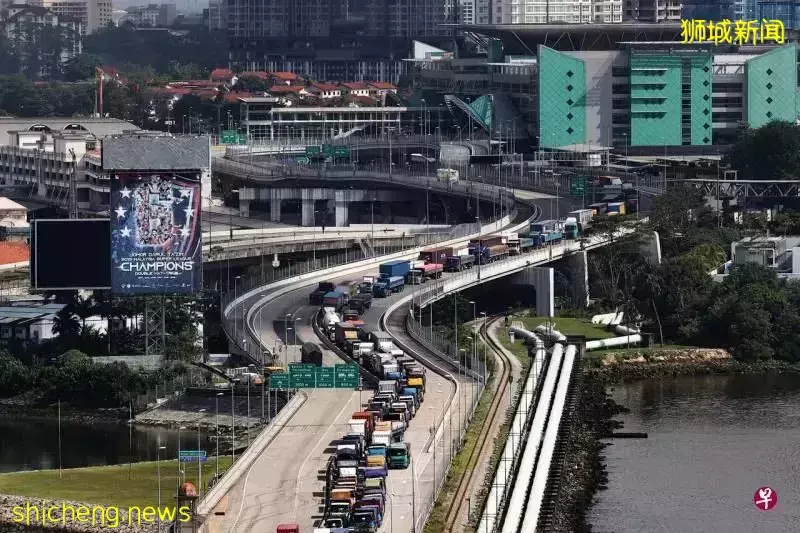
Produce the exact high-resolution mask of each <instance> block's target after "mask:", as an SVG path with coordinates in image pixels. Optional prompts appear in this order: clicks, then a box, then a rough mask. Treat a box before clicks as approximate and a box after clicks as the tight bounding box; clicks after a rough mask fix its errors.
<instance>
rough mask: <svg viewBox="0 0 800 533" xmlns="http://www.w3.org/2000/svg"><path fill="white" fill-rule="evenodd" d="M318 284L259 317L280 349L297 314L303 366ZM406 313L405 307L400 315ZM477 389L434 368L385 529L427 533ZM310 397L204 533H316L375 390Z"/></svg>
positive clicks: (545, 208) (539, 199) (369, 318)
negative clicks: (335, 454) (351, 436)
mask: <svg viewBox="0 0 800 533" xmlns="http://www.w3.org/2000/svg"><path fill="white" fill-rule="evenodd" d="M519 196H520V197H522V198H525V199H530V200H534V201H536V204H537V205H538V206H539V208H540V209H541V217H543V218H550V217H551V209H550V207H551V206H552V205H553V202H552V200H551V197H550V196H548V195H543V194H538V193H531V192H529V191H519ZM568 204H569V205H568ZM560 207H561V208H562V209H565V208H567V207H569V209H575V208H577V206H574V205H572V202H571V201H570V200H566V199H562V200H561V206H560ZM562 212H565V211H562ZM376 270H377V269H376V267H369V268H366V269H363V270H361V271H359V272H355V273H351V274H349V275H347V276H342V277H338V278H334V279H333V280H332V281H334V282H337V283H338V282H346V281H350V280H360V279H362V278H363V276H366V275H375V272H376ZM316 284H317V282H312V283H309V284H307V285H305V286H303V287H301V288H298V289H295V290H292V291H290V292H288V293H286V294H284V295H282V296H280V297H278V298H277V299H275V300H273V301H271V302H269V303H268V304H267V305H265V306H263V307H262V308H261V309H260V311H259V312H258V313H256V314H255V315H254V316H253V321H252V325H253V329H254V330H255V331H257V332H258V335H259V337H260V340H261V342H262V344H263V345H264V346H267V347H275V346H279V345H281V344H282V343H283V327H284V326H283V325H284V317H285V316H286V315H287V314H289V315H291V320H292V321H293V322H294V324H295V325H294V326H293V327H294V328H296V329H295V333H296V335H297V337H296V340H295V336H294V334H293V333H290V334H289V335H288V341H289V343H290V346H288V347H287V349H286V350H281V351H280V353H281V356H282V358H284V361H288V362H292V361H297V360H299V351H298V350H299V348H298V346H296V345H295V346H292V344H294V343H297V344H298V345H299V344H302V342H304V341H309V340H310V341H316V340H317V339H316V336H315V335H314V332H313V330H312V328H311V320H313V317H314V314H315V313H316V311H317V306H310V305H308V295H309V293H310V292H311V291H312V290H314V288H316ZM418 287H424V285H421V286H419V285H418V286H408V287H407V290H406V291H404V292H403V293H401V294H400V295H394V296H392V297H390V298H383V299H379V298H376V299H374V300H373V305H372V308H371V309H370V310H368V311H367V312H366V313H365V314H364V316H363V317H362V318H363V320H364V321H365V322H366V323H367V324H369V325H372V326H374V325H377V324H378V322H379V319H380V316H381V315H382V314H383V313H384V311H385V310H386V309H387V308H388V307H389V306H390V305H391V304H392V303H394V302H395V301H397V300H398V299H400V298H401V297H403V296H408V295H409V293H410V291H413V290H415V289H416V288H418ZM268 293H269V290H265V291H261V292H259V293H258V294H256V295H254V296H252V297H250V298H248V300H247V301H246V302H245V303H244V305H243V307H244V308H245V309H248V310H249V309H250V308H251V307H253V306H254V305H255V304H256V303H257V301H258V300H260V299H261V298H263V297H264V296H265V295H266V294H268ZM401 312H402V309H401V310H398V313H401ZM240 316H241V315H240ZM238 327H239V328H241V327H242V318H239V319H238ZM240 330H241V329H240ZM393 333H394V331H393ZM403 341H404V342H407V341H408V339H405V338H404V339H403ZM412 349H414V347H412ZM276 353H278V352H276ZM411 355H413V354H411ZM428 357H430V356H428ZM337 362H341V360H340V359H339V358H338V357H337V356H336V355H335V354H333V353H332V352H330V351H328V350H325V351H324V364H326V365H330V364H335V363H337ZM451 380H452V381H451ZM454 381H455V382H457V383H459V391H460V398H461V401H459V397H458V396H456V397H455V398H454V400H453V405H454V406H456V407H455V408H454V410H455V413H454V414H453V418H452V420H445V421H444V422H443V425H444V427H443V428H442V431H440V432H439V433H438V439H437V442H436V445H435V446H430V447H429V446H428V444H429V443H430V440H431V434H432V429H433V428H434V427H435V424H436V423H437V421H438V420H439V419H441V417H442V413H443V411H444V410H445V409H446V407H447V404H448V400H449V399H450V398H451V397H452V396H453V395H454V393H455V383H454ZM470 383H471V382H470V380H469V379H467V378H465V377H463V376H458V375H455V376H447V377H445V376H441V375H438V374H436V373H434V372H432V371H431V370H430V369H429V370H428V373H427V384H426V388H427V390H426V394H425V401H424V402H423V404H422V406H421V409H420V411H419V412H418V413H417V416H416V417H415V418H414V419H413V420H412V422H411V425H410V428H409V430H408V431H407V432H406V441H407V442H409V443H410V445H411V452H412V463H413V464H414V468H413V469H412V468H409V469H407V470H392V471H391V472H390V474H389V477H388V478H387V486H388V492H389V499H388V501H387V512H386V516H385V518H384V526H383V528H382V530H383V531H387V532H388V531H391V532H392V533H395V531H396V532H398V533H411V532H412V531H421V530H422V526H423V525H424V524H422V523H421V521H422V519H423V518H424V517H425V514H426V513H425V511H426V509H427V508H428V507H429V506H430V505H431V502H432V499H433V492H434V487H433V480H434V478H436V477H438V476H439V475H441V474H440V473H439V472H437V470H438V469H441V468H444V467H446V465H447V464H449V462H450V459H451V457H450V456H451V454H452V448H453V446H452V444H451V443H452V442H453V441H452V440H451V436H452V437H453V439H455V438H456V435H457V434H458V431H457V429H458V425H459V423H461V424H463V423H465V419H466V418H467V416H466V413H467V411H468V409H467V407H466V406H468V405H470V397H471V395H472V394H473V391H477V387H475V388H473V387H472V386H470ZM307 394H308V398H307V399H306V401H305V402H304V403H303V405H302V406H301V407H300V409H299V410H298V411H297V413H296V414H295V415H294V416H293V417H292V418H291V420H290V421H289V422H288V423H287V424H286V426H285V427H284V428H283V429H282V430H281V431H280V432H279V433H278V435H277V436H276V437H275V439H274V440H273V441H272V442H271V443H270V445H269V446H268V447H267V448H266V449H265V450H264V452H262V453H261V455H260V456H259V457H258V458H257V459H256V461H255V462H254V463H253V465H252V466H251V467H250V469H249V470H248V471H247V472H246V473H245V475H243V476H242V477H241V478H240V479H239V480H238V481H237V483H236V484H235V485H234V487H233V488H232V489H231V490H230V491H229V493H228V494H227V496H226V497H225V498H223V499H222V500H221V501H220V503H219V504H218V505H217V507H216V508H215V509H214V512H212V513H211V514H210V515H209V518H208V519H207V520H206V522H205V524H204V531H207V532H209V533H223V532H224V533H229V532H230V533H233V532H235V533H238V532H246V531H247V532H249V531H251V532H258V533H262V532H264V533H271V532H273V531H275V530H276V527H277V525H278V524H281V523H298V524H300V530H301V531H302V532H304V533H305V532H307V531H311V530H312V528H313V526H314V524H315V522H316V521H317V520H318V519H319V518H320V517H321V516H322V499H323V491H324V483H325V482H324V469H325V466H326V464H327V461H328V457H329V455H328V453H327V452H329V451H331V443H333V442H334V441H336V440H337V439H339V438H340V437H341V436H342V435H344V434H345V433H346V431H347V422H348V420H349V419H350V415H351V414H352V413H353V412H354V411H357V410H359V409H360V406H361V404H362V401H363V402H366V401H367V400H368V399H369V397H370V396H371V395H372V392H371V391H364V392H363V393H360V392H358V391H356V392H354V391H351V390H344V389H329V390H308V391H307ZM334 445H335V443H334ZM412 473H413V479H412ZM412 516H416V519H417V521H418V522H420V523H418V524H417V525H416V527H414V526H413V525H412V521H413V518H412Z"/></svg>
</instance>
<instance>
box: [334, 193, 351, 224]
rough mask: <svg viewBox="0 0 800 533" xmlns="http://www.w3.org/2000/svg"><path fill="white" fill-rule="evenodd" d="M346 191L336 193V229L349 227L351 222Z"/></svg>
mask: <svg viewBox="0 0 800 533" xmlns="http://www.w3.org/2000/svg"><path fill="white" fill-rule="evenodd" d="M345 192H346V191H336V200H335V205H334V211H335V213H336V227H337V228H341V227H343V226H347V225H348V223H349V221H350V207H349V204H348V202H347V198H345Z"/></svg>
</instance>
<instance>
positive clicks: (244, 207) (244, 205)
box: [239, 199, 250, 218]
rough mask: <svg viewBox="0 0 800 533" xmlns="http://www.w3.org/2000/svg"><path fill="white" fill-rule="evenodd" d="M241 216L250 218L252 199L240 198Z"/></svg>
mask: <svg viewBox="0 0 800 533" xmlns="http://www.w3.org/2000/svg"><path fill="white" fill-rule="evenodd" d="M239 216H240V217H244V218H250V200H242V199H240V200H239Z"/></svg>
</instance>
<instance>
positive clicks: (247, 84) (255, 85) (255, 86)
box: [234, 75, 270, 93]
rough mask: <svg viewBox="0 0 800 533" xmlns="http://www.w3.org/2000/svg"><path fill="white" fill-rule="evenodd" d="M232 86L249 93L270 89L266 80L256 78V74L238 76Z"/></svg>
mask: <svg viewBox="0 0 800 533" xmlns="http://www.w3.org/2000/svg"><path fill="white" fill-rule="evenodd" d="M234 87H235V88H236V90H237V91H244V92H251V93H259V92H267V91H269V89H270V85H269V84H268V83H267V82H266V81H264V80H262V79H261V78H257V77H256V76H247V75H243V76H242V77H241V78H239V79H238V80H237V81H236V85H235V86H234Z"/></svg>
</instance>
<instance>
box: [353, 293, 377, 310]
mask: <svg viewBox="0 0 800 533" xmlns="http://www.w3.org/2000/svg"><path fill="white" fill-rule="evenodd" d="M348 305H349V306H350V309H354V310H355V311H356V312H357V313H359V314H361V315H363V314H364V312H365V311H366V310H367V309H369V308H370V307H372V294H367V293H359V294H356V295H355V296H353V297H352V298H350V303H348Z"/></svg>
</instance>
